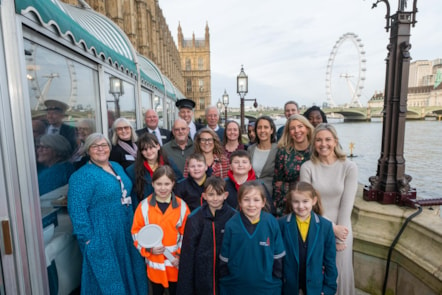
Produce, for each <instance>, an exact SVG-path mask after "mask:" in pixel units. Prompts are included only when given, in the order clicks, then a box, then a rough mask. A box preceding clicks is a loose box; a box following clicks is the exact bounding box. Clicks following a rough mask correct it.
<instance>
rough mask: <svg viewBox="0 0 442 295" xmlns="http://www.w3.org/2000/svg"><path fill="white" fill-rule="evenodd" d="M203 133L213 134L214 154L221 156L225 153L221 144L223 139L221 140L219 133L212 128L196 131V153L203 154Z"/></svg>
mask: <svg viewBox="0 0 442 295" xmlns="http://www.w3.org/2000/svg"><path fill="white" fill-rule="evenodd" d="M203 133H209V134H210V135H211V136H212V138H213V154H214V155H218V156H221V155H222V154H223V153H224V149H223V147H222V145H221V141H220V140H219V137H218V134H216V133H215V131H213V130H212V129H210V128H202V129H200V130H199V131H198V132H197V133H196V135H195V145H194V147H195V153H199V154H202V151H201V148H200V138H201V134H203Z"/></svg>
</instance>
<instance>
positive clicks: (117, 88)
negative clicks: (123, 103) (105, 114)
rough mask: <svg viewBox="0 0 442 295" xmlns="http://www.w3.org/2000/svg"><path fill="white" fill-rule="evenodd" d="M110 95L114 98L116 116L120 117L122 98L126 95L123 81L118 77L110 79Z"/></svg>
mask: <svg viewBox="0 0 442 295" xmlns="http://www.w3.org/2000/svg"><path fill="white" fill-rule="evenodd" d="M109 84H110V86H109V93H110V94H112V95H113V96H114V99H115V100H114V103H115V116H116V117H117V118H119V117H120V96H122V95H123V94H124V88H123V80H121V79H120V78H117V77H110V78H109Z"/></svg>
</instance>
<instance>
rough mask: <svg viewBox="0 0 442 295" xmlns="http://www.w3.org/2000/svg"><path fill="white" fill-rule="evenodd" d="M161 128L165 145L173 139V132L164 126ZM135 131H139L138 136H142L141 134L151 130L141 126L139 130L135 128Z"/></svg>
mask: <svg viewBox="0 0 442 295" xmlns="http://www.w3.org/2000/svg"><path fill="white" fill-rule="evenodd" d="M158 129H159V130H160V134H161V141H162V143H163V145H165V144H166V143H168V142H169V141H171V139H172V132H170V131H169V130H167V129H164V128H159V127H158ZM135 132H136V133H137V135H138V137H140V136H141V135H143V134H145V133H149V130H148V129H147V127H146V128H141V129H138V130H135Z"/></svg>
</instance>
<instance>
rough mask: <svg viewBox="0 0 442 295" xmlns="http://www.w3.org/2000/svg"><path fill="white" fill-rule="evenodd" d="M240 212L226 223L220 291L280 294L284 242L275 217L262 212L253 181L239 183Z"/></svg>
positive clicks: (262, 200) (258, 187)
mask: <svg viewBox="0 0 442 295" xmlns="http://www.w3.org/2000/svg"><path fill="white" fill-rule="evenodd" d="M238 201H239V206H240V208H241V212H240V213H238V214H236V215H235V216H233V217H232V218H231V219H230V220H229V221H228V222H227V224H226V230H225V233H224V239H223V245H222V248H221V254H220V269H219V270H220V276H221V278H220V294H221V295H222V294H229V295H230V294H238V295H240V294H241V295H242V294H254V295H256V294H263V295H269V294H278V295H279V294H281V286H282V281H281V277H282V262H283V257H284V255H285V251H284V244H283V241H282V237H281V231H280V230H279V226H278V222H277V220H276V219H275V218H274V217H273V216H272V215H271V214H270V213H267V212H263V211H262V208H264V206H265V204H266V197H265V195H264V192H263V188H262V185H261V184H260V183H258V182H256V181H250V182H246V183H244V184H243V185H241V186H240V188H239V192H238Z"/></svg>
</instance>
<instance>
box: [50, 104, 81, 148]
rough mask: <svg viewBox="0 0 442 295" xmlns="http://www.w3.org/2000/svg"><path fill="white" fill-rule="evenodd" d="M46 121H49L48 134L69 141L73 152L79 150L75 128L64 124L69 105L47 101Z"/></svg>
mask: <svg viewBox="0 0 442 295" xmlns="http://www.w3.org/2000/svg"><path fill="white" fill-rule="evenodd" d="M45 106H46V119H47V120H48V124H49V125H48V128H47V129H46V134H60V135H61V136H63V137H64V138H66V139H67V141H68V142H69V144H70V145H71V151H72V152H73V151H75V149H76V148H77V140H76V135H75V128H74V127H72V126H69V125H67V124H65V123H64V122H63V118H64V117H65V113H66V110H67V109H68V108H69V106H68V105H67V104H65V103H64V102H62V101H59V100H52V99H49V100H46V101H45Z"/></svg>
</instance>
